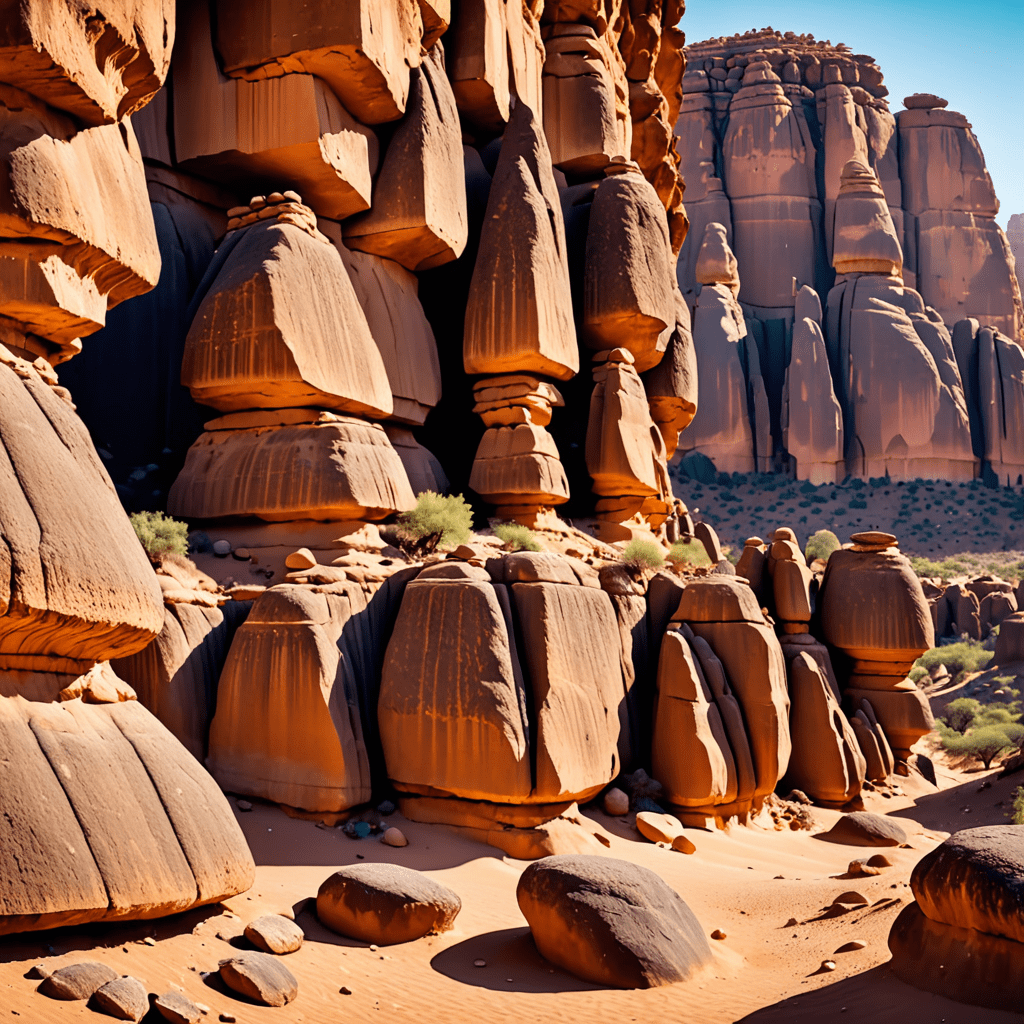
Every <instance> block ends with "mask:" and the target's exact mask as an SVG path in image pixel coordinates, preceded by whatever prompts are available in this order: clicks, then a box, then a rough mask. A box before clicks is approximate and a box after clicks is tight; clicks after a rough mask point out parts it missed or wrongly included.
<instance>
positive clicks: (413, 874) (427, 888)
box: [316, 864, 462, 946]
mask: <svg viewBox="0 0 1024 1024" xmlns="http://www.w3.org/2000/svg"><path fill="white" fill-rule="evenodd" d="M461 909H462V900H460V899H459V897H458V895H457V894H456V893H454V892H452V890H451V889H449V888H448V887H447V886H444V885H441V884H440V883H439V882H435V881H433V879H430V878H428V877H427V876H426V875H424V874H422V873H421V872H419V871H413V870H412V869H411V868H405V867H401V866H399V865H398V864H355V865H353V866H352V867H348V868H343V869H342V870H341V871H336V872H335V873H334V874H333V875H331V876H330V878H328V879H327V880H326V881H325V882H324V883H323V884H322V885H321V886H320V889H319V891H318V892H317V896H316V913H317V917H318V918H319V919H320V921H321V923H322V924H324V925H326V926H327V927H328V928H330V929H331V930H332V931H335V932H338V933H339V934H340V935H347V936H348V937H349V938H353V939H360V940H362V941H363V942H372V943H376V944H377V945H378V946H390V945H394V944H395V943H398V942H411V941H412V940H413V939H419V938H422V937H423V936H424V935H436V934H438V933H439V932H445V931H448V930H449V929H450V928H451V927H452V923H453V922H454V920H455V918H456V916H457V915H458V913H459V911H460V910H461Z"/></svg>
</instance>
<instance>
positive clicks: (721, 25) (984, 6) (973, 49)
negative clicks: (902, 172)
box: [681, 0, 1024, 227]
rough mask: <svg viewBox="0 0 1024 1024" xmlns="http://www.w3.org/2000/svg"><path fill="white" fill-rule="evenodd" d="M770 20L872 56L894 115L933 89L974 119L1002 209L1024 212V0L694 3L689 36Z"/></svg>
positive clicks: (1002, 216) (687, 19) (1003, 213)
mask: <svg viewBox="0 0 1024 1024" xmlns="http://www.w3.org/2000/svg"><path fill="white" fill-rule="evenodd" d="M767 25H771V26H772V28H775V29H777V30H778V31H780V32H786V31H793V32H796V33H798V34H799V33H801V32H811V33H813V34H814V36H815V38H817V39H830V40H831V41H832V42H833V43H846V44H847V45H848V46H849V47H850V48H851V49H852V50H853V52H854V53H869V54H871V56H873V57H874V58H875V60H876V61H877V63H878V66H879V67H880V68H881V69H882V74H883V75H884V77H885V84H886V85H887V86H888V88H889V105H890V107H891V109H892V110H893V111H894V112H895V111H897V110H900V109H901V108H902V106H903V97H904V96H909V95H910V94H911V93H915V92H932V93H936V94H937V95H939V96H943V97H945V98H946V99H947V100H949V109H950V110H959V111H960V112H961V113H962V114H964V115H965V116H966V117H967V120H968V121H970V122H971V124H972V125H973V126H974V133H975V135H977V136H978V141H979V142H980V143H981V148H982V150H983V151H984V153H985V159H986V162H987V164H988V169H989V173H990V174H991V175H992V181H993V182H994V184H995V188H996V195H997V196H999V200H1000V203H1001V207H1000V210H999V217H998V220H999V223H1000V224H1002V225H1003V227H1005V226H1006V221H1007V219H1008V218H1009V216H1010V214H1012V213H1024V64H1022V62H1021V56H1022V54H1024V0H958V2H953V0H885V2H882V0H856V2H854V3H836V2H834V0H833V2H827V0H826V2H822V0H789V2H787V3H766V2H765V0H687V5H686V15H685V16H684V18H683V20H682V23H681V28H682V29H683V31H684V32H686V38H687V41H688V42H699V41H700V40H702V39H708V38H710V37H711V36H723V35H724V36H728V35H733V34H734V33H736V32H745V31H747V30H748V29H751V28H764V27H766V26H767Z"/></svg>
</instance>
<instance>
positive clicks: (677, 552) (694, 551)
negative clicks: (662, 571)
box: [668, 538, 711, 568]
mask: <svg viewBox="0 0 1024 1024" xmlns="http://www.w3.org/2000/svg"><path fill="white" fill-rule="evenodd" d="M668 560H669V561H670V562H683V563H685V564H686V565H692V566H694V568H701V567H703V566H708V565H710V564H711V559H710V558H708V553H707V550H706V549H705V547H704V545H703V544H701V542H700V541H699V540H694V539H693V538H691V539H690V540H677V541H676V542H675V544H673V545H672V547H671V548H670V549H669V552H668Z"/></svg>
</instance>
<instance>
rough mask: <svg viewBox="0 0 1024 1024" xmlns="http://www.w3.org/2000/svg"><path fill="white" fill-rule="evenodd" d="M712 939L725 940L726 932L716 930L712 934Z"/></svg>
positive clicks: (719, 929)
mask: <svg viewBox="0 0 1024 1024" xmlns="http://www.w3.org/2000/svg"><path fill="white" fill-rule="evenodd" d="M711 938H713V939H724V938H725V932H723V931H722V929H721V928H716V929H715V930H714V931H713V932H712V933H711Z"/></svg>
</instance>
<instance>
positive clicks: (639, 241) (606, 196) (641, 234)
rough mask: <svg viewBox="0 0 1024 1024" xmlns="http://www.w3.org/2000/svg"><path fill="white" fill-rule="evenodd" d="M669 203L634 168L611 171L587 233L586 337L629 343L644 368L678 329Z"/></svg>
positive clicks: (603, 343) (599, 346) (597, 342)
mask: <svg viewBox="0 0 1024 1024" xmlns="http://www.w3.org/2000/svg"><path fill="white" fill-rule="evenodd" d="M663 211H664V206H663V205H662V203H661V201H660V200H659V199H658V195H657V193H656V192H655V191H654V189H653V188H652V186H651V185H650V184H649V183H648V182H647V181H645V180H644V178H643V176H642V175H641V174H639V173H637V172H636V171H633V172H630V173H625V174H613V175H611V176H610V177H607V178H605V179H604V181H602V182H601V184H600V186H599V187H598V189H597V191H596V192H595V194H594V201H593V204H592V206H591V211H590V228H589V230H588V232H587V256H586V264H585V269H584V313H583V328H582V340H583V343H584V344H585V345H586V346H587V347H588V348H590V349H593V350H595V351H598V352H601V351H606V350H608V349H613V348H617V347H620V346H621V347H623V348H625V349H627V350H628V351H629V352H631V353H632V355H633V357H634V359H635V360H636V369H637V372H638V373H642V372H643V371H645V370H649V369H651V367H653V366H655V365H656V364H657V363H658V362H659V361H660V360H661V357H662V355H663V353H664V352H665V349H666V347H667V346H668V342H669V339H670V337H671V335H672V332H673V330H674V329H675V324H676V312H675V291H676V289H675V287H674V284H675V280H674V271H673V266H672V256H671V248H670V241H669V235H668V221H667V220H666V218H665V215H664V212H663Z"/></svg>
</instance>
